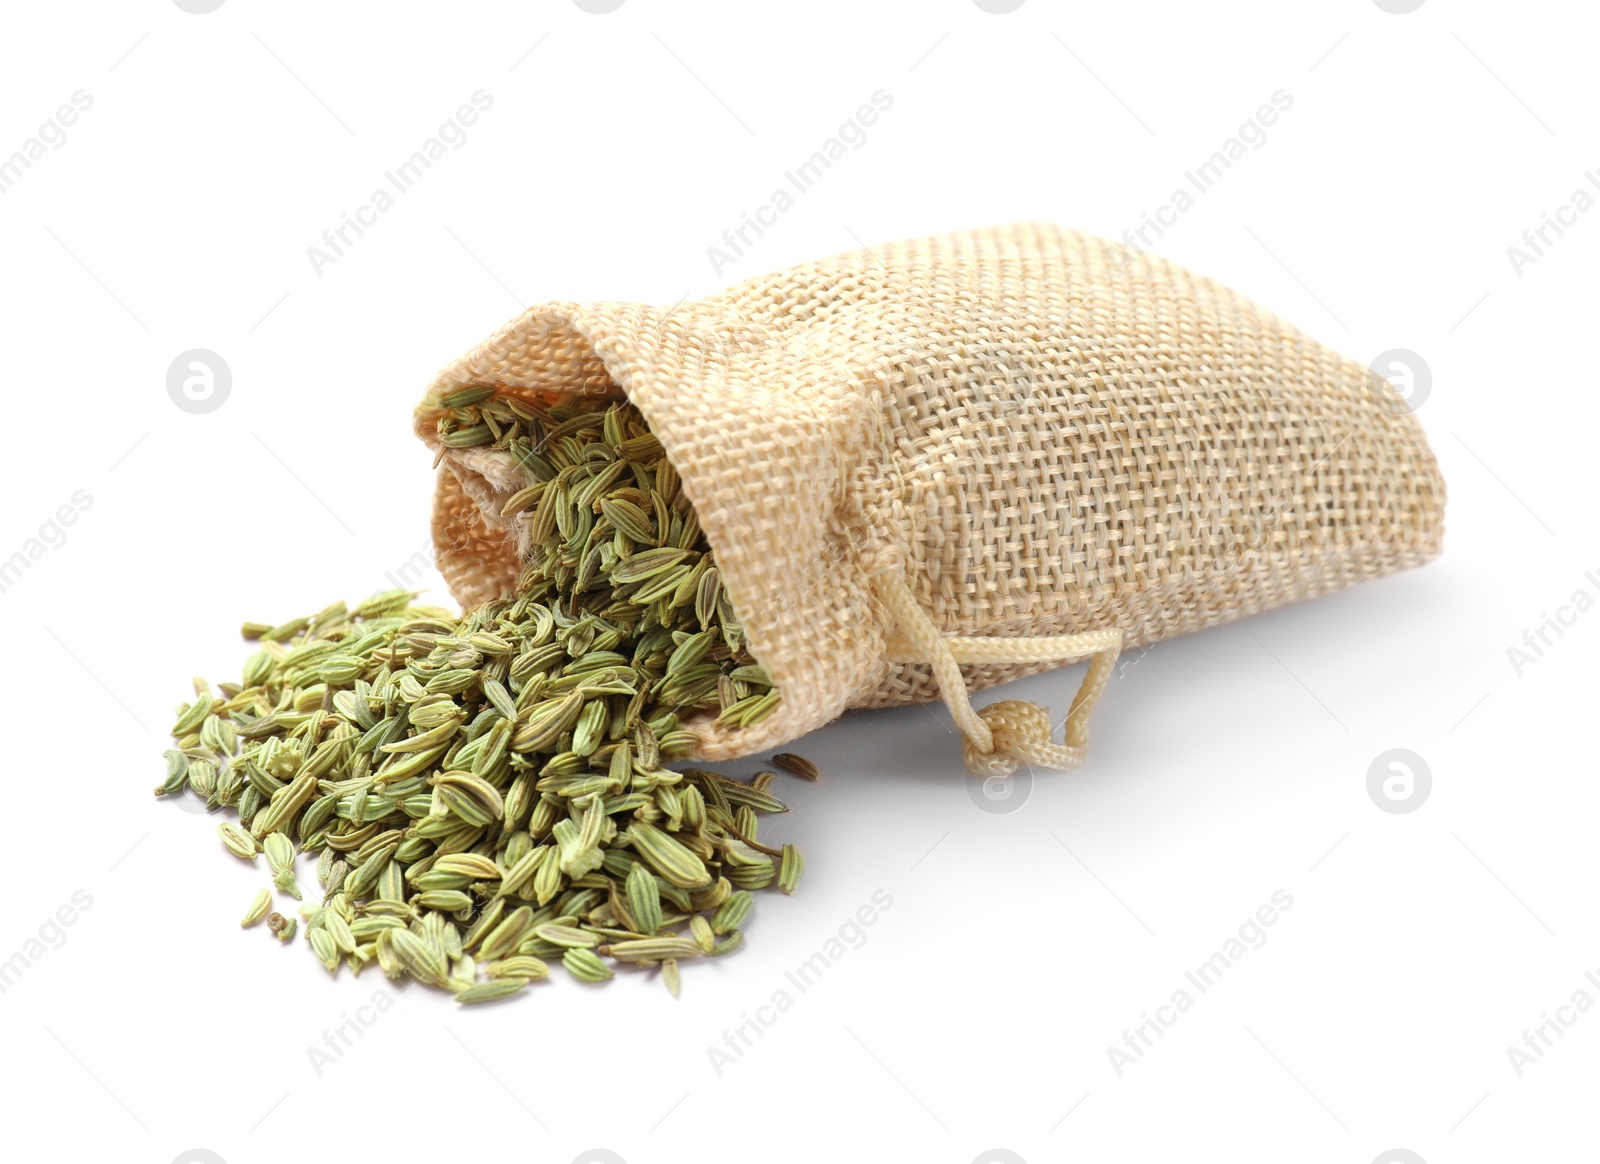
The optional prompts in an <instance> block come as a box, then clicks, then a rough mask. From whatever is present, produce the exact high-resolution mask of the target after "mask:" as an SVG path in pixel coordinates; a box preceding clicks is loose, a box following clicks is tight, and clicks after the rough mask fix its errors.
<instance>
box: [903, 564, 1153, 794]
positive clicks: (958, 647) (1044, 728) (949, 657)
mask: <svg viewBox="0 0 1600 1164" xmlns="http://www.w3.org/2000/svg"><path fill="white" fill-rule="evenodd" d="M873 582H874V585H875V588H876V589H877V592H878V596H879V597H880V598H881V599H882V600H883V603H884V605H885V606H887V607H888V608H889V612H890V613H891V614H892V615H894V618H895V621H896V623H898V624H899V634H897V635H894V636H891V637H890V639H889V641H888V644H887V649H886V653H887V657H888V659H889V662H891V663H926V664H929V665H930V666H932V668H933V678H934V681H935V682H936V683H938V685H939V695H940V698H942V699H943V700H944V703H945V706H946V707H948V708H949V709H950V714H951V716H952V717H953V718H954V719H955V721H956V726H957V727H959V728H960V729H961V735H962V741H961V753H962V756H963V758H964V759H965V760H966V762H967V770H968V771H969V772H971V773H972V774H973V775H975V776H983V777H991V776H1009V775H1010V774H1011V773H1013V772H1015V771H1016V770H1017V769H1018V768H1020V767H1021V766H1022V765H1024V764H1037V765H1039V766H1041V767H1044V768H1057V769H1060V770H1061V771H1067V770H1069V769H1072V768H1076V767H1077V766H1078V765H1079V764H1082V763H1083V761H1084V759H1085V758H1086V757H1087V755H1088V744H1089V713H1090V712H1091V711H1093V710H1094V705H1095V701H1096V700H1098V699H1099V698H1100V693H1101V692H1102V691H1104V690H1105V687H1106V683H1107V682H1108V681H1109V680H1110V678H1111V668H1112V667H1113V666H1114V665H1115V664H1116V661H1117V656H1118V655H1119V654H1120V653H1121V651H1122V632H1121V631H1120V630H1116V629H1112V630H1099V631H1087V632H1085V633H1083V634H1077V635H1037V636H1032V637H1025V638H1006V639H1001V638H962V637H957V636H953V635H943V634H940V633H939V630H938V628H937V627H935V626H934V625H933V620H932V619H931V618H929V617H928V615H927V614H926V612H924V611H923V609H922V607H920V606H918V605H917V600H916V598H915V597H914V596H913V595H912V593H911V587H910V586H909V585H908V584H907V583H906V580H905V577H904V576H903V575H902V574H901V573H900V572H899V571H898V570H892V569H891V570H885V571H883V572H882V573H879V574H877V575H875V576H874V578H873ZM1083 659H1089V660H1090V663H1089V673H1088V674H1087V675H1085V676H1084V677H1083V683H1082V685H1081V686H1080V687H1079V688H1078V694H1077V696H1076V698H1074V699H1073V701H1072V709H1071V711H1070V712H1069V713H1068V715H1067V730H1066V742H1065V743H1062V744H1058V743H1056V742H1055V741H1054V740H1052V739H1051V738H1050V713H1049V712H1048V711H1046V710H1045V709H1044V708H1042V707H1040V706H1039V705H1038V704H1037V703H1028V702H1026V701H1025V700H1020V699H1007V700H1004V701H1002V702H1000V703H991V704H990V705H989V706H988V707H984V708H979V709H974V708H973V706H972V701H971V700H970V699H969V698H968V696H967V684H966V681H965V680H964V679H962V677H961V665H962V664H963V663H967V664H981V663H1000V664H1008V663H1056V664H1065V663H1076V662H1080V661H1082V660H1083Z"/></svg>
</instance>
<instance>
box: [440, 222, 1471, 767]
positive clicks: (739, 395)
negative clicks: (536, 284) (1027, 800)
mask: <svg viewBox="0 0 1600 1164" xmlns="http://www.w3.org/2000/svg"><path fill="white" fill-rule="evenodd" d="M469 385H492V386H494V387H496V388H498V389H500V390H502V391H504V392H506V393H508V394H512V395H520V396H523V397H526V398H530V399H534V398H537V399H542V400H549V399H552V398H555V397H561V396H574V395H584V396H619V395H625V396H626V397H627V398H628V399H629V400H631V401H632V402H633V404H634V405H636V406H637V407H638V408H639V410H640V411H641V412H642V413H643V414H644V417H645V419H646V420H647V421H648V422H649V424H650V426H651V428H652V429H653V430H654V431H655V433H656V434H657V436H658V437H659V438H660V441H661V444H662V446H663V448H664V449H665V451H666V455H667V457H668V458H669V459H670V460H671V462H672V463H673V465H674V467H675V468H676V469H677V471H678V474H679V476H680V477H681V479H682V483H683V489H684V492H685V493H686V495H687V496H688V498H689V500H690V501H692V502H693V504H694V506H695V507H696V510H697V511H698V513H699V516H700V522H701V526H702V528H703V530H704V532H705V535H706V537H707V539H708V541H709V543H710V545H711V548H712V550H713V552H714V553H715V556H716V560H717V564H718V566H719V568H720V569H721V572H722V577H723V579H724V582H725V584H726V586H727V589H728V594H729V596H730V598H731V599H732V601H733V605H734V607H735V609H736V611H737V612H738V614H739V615H740V617H741V618H742V620H743V622H744V626H745V629H746V639H747V642H748V644H749V648H750V650H751V652H752V653H753V655H754V656H755V658H756V659H757V660H758V661H759V662H760V663H761V665H762V666H763V667H764V668H765V669H766V671H767V673H768V674H769V675H770V676H771V678H772V679H773V681H774V684H775V685H776V687H777V689H778V690H779V692H780V693H781V698H780V702H779V703H778V706H777V708H776V709H775V710H774V712H773V713H772V714H771V715H770V716H769V717H767V718H765V719H763V720H761V721H759V722H757V723H755V724H753V725H751V726H750V727H748V728H745V729H743V730H734V729H730V728H727V727H725V726H722V725H719V724H716V723H714V722H712V721H711V720H710V719H709V718H707V719H705V720H704V721H702V722H699V723H692V724H690V725H689V726H691V727H694V728H696V729H697V730H698V731H699V732H700V734H701V739H702V743H701V745H700V748H699V751H698V755H699V756H700V757H701V758H703V759H708V760H717V759H729V758H733V757H736V756H740V755H745V754H748V753H751V752H755V751H759V750H762V749H765V748H769V747H772V746H775V745H777V744H780V743H783V742H785V741H788V740H790V739H793V738H795V737H797V736H800V735H802V734H804V733H806V732H808V731H811V730H812V729H814V728H817V727H820V726H821V725H823V724H825V723H827V722H829V721H830V720H832V719H833V718H835V717H836V716H838V715H839V714H840V713H841V712H843V711H845V710H847V709H849V708H868V707H887V706H893V705H897V704H905V703H912V702H919V701H923V700H927V699H930V698H933V697H934V696H939V697H942V698H943V700H944V701H945V703H946V704H947V705H948V706H949V708H950V711H951V714H952V715H953V716H954V718H955V722H956V723H957V725H958V726H959V727H960V729H961V732H962V735H963V752H964V754H965V758H966V762H967V766H968V768H969V769H970V770H972V771H973V772H974V773H977V774H980V775H985V776H988V775H1004V774H1006V773H1009V772H1011V771H1014V770H1015V769H1016V768H1017V767H1018V766H1019V765H1022V764H1034V765H1041V766H1046V767H1052V768H1063V769H1065V768H1071V767H1074V766H1076V765H1077V764H1079V763H1081V762H1082V760H1083V758H1084V749H1085V745H1086V742H1087V723H1088V716H1089V712H1090V710H1091V708H1092V707H1093V705H1094V702H1095V700H1096V699H1097V698H1098V697H1099V695H1100V693H1101V691H1102V690H1103V688H1104V687H1105V685H1106V682H1107V680H1108V679H1109V678H1110V675H1111V670H1112V667H1113V664H1114V662H1115V660H1116V657H1117V653H1118V652H1119V651H1120V650H1122V649H1125V648H1128V647H1134V646H1139V645H1142V644H1146V643H1151V642H1155V641H1156V640H1159V639H1163V638H1167V637H1170V636H1172V635H1177V634H1183V633H1186V632H1188V631H1195V630H1200V629H1201V628H1203V627H1209V626H1215V625H1217V624H1219V623H1224V622H1228V621H1230V620H1232V619H1235V618H1239V617H1241V616H1244V615H1248V614H1254V613H1256V612H1257V611H1263V610H1268V609H1270V608H1272V607H1275V606H1280V605H1282V604H1284V603H1287V602H1292V601H1295V600H1297V599H1302V598H1309V597H1312V596H1314V595H1318V594H1323V593H1326V592H1328V591H1331V590H1335V589H1338V588H1340V587H1343V586H1348V585H1350V584H1351V583H1354V582H1360V581H1362V580H1363V579H1367V578H1374V577H1377V576H1379V575H1382V574H1387V573H1389V572H1391V571H1393V570H1398V569H1401V568H1404V567H1408V566H1415V565H1419V564H1421V563H1423V562H1426V561H1427V560H1428V559H1430V558H1432V557H1434V556H1435V555H1436V554H1437V553H1438V552H1439V548H1440V538H1441V533H1442V522H1443V511H1444V496H1445V493H1444V482H1443V481H1442V480H1441V478H1440V476H1439V471H1438V467H1437V465H1436V464H1435V462H1434V458H1433V455H1432V453H1431V452H1430V451H1429V448H1428V445H1427V441H1426V439H1425V438H1424V436H1423V433H1422V429H1421V427H1420V426H1419V425H1418V423H1417V421H1416V418H1415V417H1414V416H1413V415H1412V413H1411V411H1410V409H1409V408H1408V407H1407V406H1406V404H1405V401H1404V400H1403V399H1402V398H1401V397H1400V395H1399V394H1398V393H1397V392H1396V391H1395V390H1394V388H1393V387H1392V386H1391V385H1389V383H1388V382H1387V381H1385V380H1384V379H1382V378H1381V377H1379V376H1377V375H1375V374H1374V373H1372V372H1370V371H1369V370H1368V369H1367V368H1365V367H1363V366H1361V365H1359V364H1357V363H1354V362H1352V361H1350V360H1348V359H1345V358H1344V357H1342V356H1340V355H1338V354H1336V353H1335V352H1333V351H1331V350H1330V349H1328V348H1327V347H1325V346H1323V345H1322V344H1320V343H1318V342H1317V341H1315V340H1313V339H1311V338H1310V337H1309V336H1307V335H1305V334H1304V333H1302V332H1300V331H1298V330H1297V329H1295V328H1294V327H1291V326H1290V325H1289V324H1287V323H1285V322H1284V321H1282V320H1280V319H1278V318H1277V317H1276V316H1274V315H1271V314H1270V313H1268V312H1266V311H1264V310H1262V309H1261V308H1259V307H1257V306H1255V305H1254V304H1253V303H1251V302H1249V301H1248V300H1246V299H1244V298H1242V297H1241V296H1239V295H1236V294H1234V293H1233V292H1231V291H1229V290H1228V289H1227V288H1225V287H1221V286H1219V285H1218V284H1216V283H1214V282H1212V281H1210V280H1208V279H1204V278H1201V277H1199V276H1197V275H1194V274H1191V273H1190V272H1188V271H1186V270H1184V269H1183V268H1181V267H1178V266H1175V265H1173V264H1171V263H1168V262H1165V261H1163V260H1161V259H1159V258H1156V257H1154V256H1151V255H1135V254H1133V253H1132V252H1130V251H1128V250H1126V249H1125V248H1122V247H1119V246H1116V245H1114V244H1111V243H1108V242H1105V241H1104V240H1101V239H1098V238H1094V237H1092V236H1089V235H1084V234H1078V233H1075V232H1072V231H1068V230H1063V229H1060V228H1057V227H1053V226H1048V225H1040V224H1019V225H1014V226H1006V227H997V228H993V229H988V230H977V231H970V232H963V233H958V234H948V235H940V236H937V237H933V238H926V239H917V240H914V241H909V242H902V243H896V244H893V245H889V246H881V247H878V248H875V249H872V250H862V251H855V252H851V253H848V254H844V255H840V256H837V257H835V258H830V259H824V260H822V261H820V262H815V263H809V264H806V265H804V266H799V267H794V268H791V269H789V270H786V271H780V272H777V273H774V274H770V275H764V276H761V277H759V278H756V279H752V280H750V281H749V282H747V283H743V284H740V285H739V286H736V287H732V288H730V289H728V290H726V291H723V292H721V293H719V294H717V295H713V296H710V297H708V298H706V299H702V300H698V301H692V302H684V303H680V304H679V305H678V306H676V307H673V308H661V307H650V306H646V305H643V304H638V303H547V304H544V305H542V306H538V307H533V308H530V309H529V310H528V311H526V312H524V313H523V314H522V315H520V316H518V317H517V318H515V319H513V320H512V321H511V322H510V323H508V324H506V325H505V326H504V327H502V328H501V329H500V330H499V331H498V332H496V333H495V334H494V335H492V336H490V337H489V338H488V339H487V340H485V341H484V342H483V343H481V344H480V345H478V347H476V348H475V349H473V350H472V351H471V352H469V353H468V354H467V355H465V356H463V357H462V358H461V359H459V360H457V361H456V362H455V363H454V364H451V365H450V366H449V367H447V368H445V369H444V371H443V372H441V373H440V374H439V376H438V378H437V379H436V380H435V381H434V383H433V385H432V386H431V387H430V388H429V389H428V392H427V395H426V396H425V397H424V399H423V401H422V403H421V405H420V406H419V407H418V410H417V415H416V429H417V433H418V435H419V436H421V437H422V438H423V440H425V441H427V442H428V444H429V445H430V447H432V448H433V449H434V450H435V451H436V452H437V453H438V455H439V456H440V458H441V463H440V468H439V478H438V486H437V493H436V496H435V502H434V515H433V534H434V543H435V546H436V552H437V556H438V561H439V568H440V570H441V572H442V573H443V575H444V577H445V580H446V582H447V583H448V585H449V587H450V590H451V593H452V594H453V595H454V597H455V598H456V599H457V600H458V601H459V602H460V603H461V604H462V606H463V608H466V607H471V606H474V605H477V604H478V603H481V602H483V601H486V600H488V599H491V598H495V597H499V596H502V595H504V594H506V593H508V592H510V591H511V590H512V589H513V588H514V586H515V583H516V579H517V575H518V573H519V570H520V565H521V561H522V558H523V555H524V552H525V549H526V546H525V544H524V542H525V539H526V536H527V534H526V525H525V524H524V523H521V522H520V521H518V520H517V519H514V518H502V517H501V516H500V510H501V508H502V506H503V505H504V503H505V502H506V500H507V499H508V498H509V497H510V495H511V494H513V493H515V492H516V491H517V490H519V489H521V488H523V487H524V486H525V485H527V484H528V483H529V482H528V479H527V478H526V477H525V476H524V472H523V470H522V468H521V467H520V465H519V464H518V463H517V462H516V461H515V459H514V458H513V457H512V456H511V455H510V454H508V453H505V452H495V451H488V450H484V449H463V450H456V449H449V448H444V447H442V446H441V445H440V443H439V441H438V439H437V435H436V433H435V424H436V421H437V419H438V415H439V404H438V402H439V400H440V398H441V397H442V396H443V395H444V394H446V393H449V392H451V391H454V390H456V389H458V388H462V387H466V386H469ZM1084 659H1088V660H1089V667H1088V672H1087V675H1086V676H1085V678H1084V680H1083V683H1082V686H1081V688H1080V689H1079V691H1078V695H1077V698H1076V699H1075V700H1074V703H1073V706H1072V707H1071V708H1070V709H1064V711H1063V714H1064V716H1065V720H1066V723H1065V733H1064V735H1065V739H1064V742H1056V741H1055V740H1054V739H1053V738H1052V737H1053V733H1052V731H1051V721H1050V716H1049V713H1048V712H1046V711H1045V710H1044V709H1043V708H1040V707H1038V706H1037V705H1035V704H1031V703H1025V702H1021V701H1016V700H1008V701H1003V702H999V703H995V704H991V705H990V706H987V707H984V708H981V709H977V710H975V709H974V708H973V707H972V705H971V703H970V702H969V700H968V695H969V693H970V692H971V691H974V690H978V689H981V688H984V687H989V686H992V685H994V684H997V683H1001V682H1004V681H1005V680H1008V679H1014V678H1017V677H1019V676H1023V675H1029V674H1033V673H1036V672H1039V671H1042V670H1045V669H1048V668H1051V667H1056V666H1060V665H1062V664H1065V663H1069V662H1075V661H1082V660H1084Z"/></svg>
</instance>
